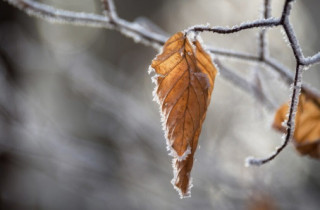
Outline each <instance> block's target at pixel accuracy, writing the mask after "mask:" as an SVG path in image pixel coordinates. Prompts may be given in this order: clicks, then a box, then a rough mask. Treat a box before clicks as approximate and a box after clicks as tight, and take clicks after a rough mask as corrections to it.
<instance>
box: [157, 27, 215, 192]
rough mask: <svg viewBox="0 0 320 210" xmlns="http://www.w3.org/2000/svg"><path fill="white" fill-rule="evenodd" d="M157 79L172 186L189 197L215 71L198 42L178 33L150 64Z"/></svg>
mask: <svg viewBox="0 0 320 210" xmlns="http://www.w3.org/2000/svg"><path fill="white" fill-rule="evenodd" d="M151 68H152V69H153V70H154V71H155V73H156V75H155V76H154V77H153V81H154V82H155V83H156V87H155V91H154V96H155V99H156V101H157V102H158V103H159V105H160V113H161V116H162V122H163V129H164V131H165V137H166V139H167V146H168V149H169V150H170V151H171V153H170V154H171V155H172V156H173V157H174V159H173V167H174V171H175V173H174V178H173V180H172V183H173V185H174V186H175V187H176V189H177V190H178V191H179V193H180V195H181V196H182V197H184V196H187V195H189V189H190V187H191V181H190V172H191V169H192V165H193V156H194V152H195V151H196V148H197V144H198V139H199V135H200V132H201V127H202V123H203V121H204V118H205V115H206V112H207V107H208V105H209V103H210V98H211V93H212V90H213V86H214V80H215V76H216V74H217V70H216V68H215V66H214V65H213V63H212V59H211V57H210V55H209V54H208V53H206V52H205V51H204V49H203V48H202V47H201V44H200V43H199V41H197V40H196V41H194V42H190V41H189V39H188V38H187V37H186V36H185V35H184V34H183V33H182V32H178V33H176V34H175V35H173V36H172V37H171V38H169V39H168V40H167V42H166V43H165V44H164V46H163V51H162V53H160V54H159V55H158V56H157V57H156V58H155V59H154V60H153V61H152V64H151Z"/></svg>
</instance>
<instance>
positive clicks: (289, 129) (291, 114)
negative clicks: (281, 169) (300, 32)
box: [246, 63, 303, 166]
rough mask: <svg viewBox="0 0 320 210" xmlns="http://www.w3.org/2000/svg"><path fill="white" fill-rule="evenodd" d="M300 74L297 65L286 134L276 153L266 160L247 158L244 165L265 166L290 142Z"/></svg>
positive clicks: (299, 87)
mask: <svg viewBox="0 0 320 210" xmlns="http://www.w3.org/2000/svg"><path fill="white" fill-rule="evenodd" d="M302 72H303V66H301V65H299V64H298V63H297V67H296V74H295V78H294V84H293V91H292V96H291V102H290V110H289V118H288V121H287V123H286V124H287V132H286V136H285V139H284V141H283V143H282V144H281V145H280V146H279V147H277V148H276V151H275V152H274V153H273V154H272V155H270V156H269V157H267V158H263V159H256V158H253V157H249V158H247V160H246V165H247V166H250V165H255V166H260V165H262V164H265V163H267V162H269V161H271V160H273V159H274V158H275V157H277V156H278V155H279V154H280V152H281V151H282V150H283V149H284V148H285V147H286V146H287V145H288V142H289V141H291V139H292V137H293V133H294V128H295V116H296V112H297V107H298V103H299V95H300V91H301V80H302Z"/></svg>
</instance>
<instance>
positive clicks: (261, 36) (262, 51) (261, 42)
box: [259, 0, 271, 60]
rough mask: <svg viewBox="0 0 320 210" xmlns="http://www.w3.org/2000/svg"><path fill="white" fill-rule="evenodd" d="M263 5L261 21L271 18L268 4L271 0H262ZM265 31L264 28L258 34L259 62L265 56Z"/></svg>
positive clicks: (266, 52)
mask: <svg viewBox="0 0 320 210" xmlns="http://www.w3.org/2000/svg"><path fill="white" fill-rule="evenodd" d="M263 1H264V4H263V11H262V13H263V19H268V18H270V17H271V8H270V4H271V0H263ZM266 30H267V29H265V28H262V29H261V31H260V33H259V46H260V47H259V58H260V59H261V60H263V59H264V58H265V57H266V56H267V54H268V51H267V47H266V46H267V38H266Z"/></svg>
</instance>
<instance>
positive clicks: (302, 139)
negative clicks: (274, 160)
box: [273, 94, 320, 158]
mask: <svg viewBox="0 0 320 210" xmlns="http://www.w3.org/2000/svg"><path fill="white" fill-rule="evenodd" d="M288 109H289V105H288V104H284V105H282V106H281V107H280V108H279V109H278V111H277V112H276V115H275V119H274V123H273V127H274V128H275V129H277V130H280V131H282V132H285V127H283V126H282V122H283V121H284V120H287V117H286V115H287V113H288ZM293 138H294V145H295V147H296V149H297V150H298V152H299V153H300V154H302V155H309V156H310V157H313V158H320V107H319V104H318V103H316V102H315V101H313V100H311V99H309V98H307V97H306V96H305V95H304V94H301V95H300V100H299V105H298V110H297V113H296V119H295V131H294V136H293Z"/></svg>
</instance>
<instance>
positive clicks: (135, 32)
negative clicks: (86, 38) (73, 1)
mask: <svg viewBox="0 0 320 210" xmlns="http://www.w3.org/2000/svg"><path fill="white" fill-rule="evenodd" d="M5 1H8V2H9V3H10V4H12V5H13V6H15V7H17V8H19V9H21V10H22V11H25V12H26V13H27V14H29V15H31V16H35V17H38V18H41V19H44V20H46V21H49V22H52V23H63V24H72V25H81V26H90V27H99V28H107V29H114V30H117V31H120V32H121V33H122V34H123V35H125V36H128V37H130V38H132V39H134V40H135V41H136V42H140V43H143V44H146V45H151V46H152V47H154V48H155V49H158V48H159V46H162V45H163V44H164V42H165V40H166V39H167V38H166V37H164V36H162V35H161V34H157V33H154V32H151V31H148V30H146V29H145V28H143V27H142V26H140V25H139V24H136V23H134V22H128V21H126V20H123V19H120V18H116V19H115V20H113V23H111V22H112V21H111V20H110V18H109V17H107V16H102V15H96V14H92V13H85V12H72V11H67V10H62V9H57V8H54V7H51V6H48V5H46V4H42V3H38V2H36V1H33V0H5Z"/></svg>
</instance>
